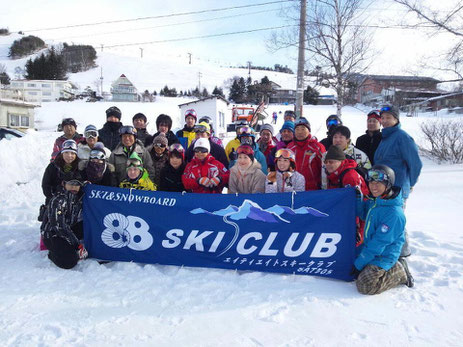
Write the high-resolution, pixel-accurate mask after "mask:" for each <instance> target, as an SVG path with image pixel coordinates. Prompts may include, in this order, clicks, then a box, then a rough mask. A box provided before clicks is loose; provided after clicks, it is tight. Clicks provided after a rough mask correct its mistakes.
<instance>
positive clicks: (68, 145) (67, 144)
mask: <svg viewBox="0 0 463 347" xmlns="http://www.w3.org/2000/svg"><path fill="white" fill-rule="evenodd" d="M65 152H72V153H75V154H77V143H76V141H74V140H66V141H64V142H63V146H62V147H61V153H65Z"/></svg>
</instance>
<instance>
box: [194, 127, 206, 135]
mask: <svg viewBox="0 0 463 347" xmlns="http://www.w3.org/2000/svg"><path fill="white" fill-rule="evenodd" d="M194 131H195V133H201V134H202V133H207V132H209V129H207V127H206V126H205V125H195V127H194Z"/></svg>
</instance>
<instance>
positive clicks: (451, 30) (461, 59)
mask: <svg viewBox="0 0 463 347" xmlns="http://www.w3.org/2000/svg"><path fill="white" fill-rule="evenodd" d="M393 1H394V2H396V3H397V4H400V5H402V6H404V7H405V8H406V9H407V10H408V11H409V12H411V13H413V14H415V15H416V16H417V17H418V21H417V22H416V23H414V24H412V26H414V27H417V28H419V27H422V26H423V25H426V26H428V27H430V28H431V29H433V30H432V33H431V35H436V34H440V33H448V34H451V35H453V36H454V38H455V43H454V44H453V45H452V47H451V48H450V49H449V50H448V51H447V52H446V53H445V55H444V58H445V59H443V61H444V62H445V63H444V64H443V65H442V66H441V67H439V68H438V69H440V70H443V71H447V72H452V73H454V74H456V75H457V76H458V78H460V79H463V3H462V2H461V1H460V0H454V4H452V5H451V6H450V7H449V8H448V10H446V11H438V10H436V9H433V8H430V7H426V6H425V5H423V4H422V2H420V1H416V0H393Z"/></svg>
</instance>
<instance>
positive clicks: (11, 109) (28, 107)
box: [0, 99, 37, 129]
mask: <svg viewBox="0 0 463 347" xmlns="http://www.w3.org/2000/svg"><path fill="white" fill-rule="evenodd" d="M35 107H37V105H35V104H32V103H28V102H24V101H19V100H10V99H0V126H4V127H8V128H15V129H29V128H34V108H35Z"/></svg>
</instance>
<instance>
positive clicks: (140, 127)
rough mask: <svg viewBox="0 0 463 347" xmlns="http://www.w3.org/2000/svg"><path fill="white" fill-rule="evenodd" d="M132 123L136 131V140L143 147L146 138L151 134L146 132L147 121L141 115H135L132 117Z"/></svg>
mask: <svg viewBox="0 0 463 347" xmlns="http://www.w3.org/2000/svg"><path fill="white" fill-rule="evenodd" d="M132 123H133V126H134V127H135V129H137V140H140V141H141V142H142V143H143V145H145V141H146V138H147V137H148V136H151V134H150V133H149V132H148V130H146V125H147V124H148V119H147V118H146V116H145V115H144V114H143V113H137V114H136V115H135V116H133V117H132Z"/></svg>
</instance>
